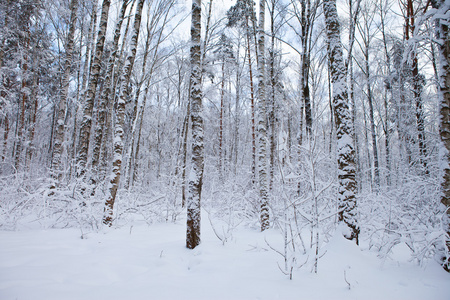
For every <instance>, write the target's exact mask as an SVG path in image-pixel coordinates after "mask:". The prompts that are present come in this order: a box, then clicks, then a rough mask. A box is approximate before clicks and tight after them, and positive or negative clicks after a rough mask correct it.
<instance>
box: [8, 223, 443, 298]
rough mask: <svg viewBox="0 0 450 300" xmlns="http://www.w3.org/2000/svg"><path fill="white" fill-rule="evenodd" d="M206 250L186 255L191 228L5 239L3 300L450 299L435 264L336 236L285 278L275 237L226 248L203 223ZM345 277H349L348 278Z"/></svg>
mask: <svg viewBox="0 0 450 300" xmlns="http://www.w3.org/2000/svg"><path fill="white" fill-rule="evenodd" d="M202 226H203V227H202V244H201V245H200V246H199V247H197V248H196V249H194V250H188V249H186V248H185V242H184V239H185V225H184V222H182V221H180V222H178V223H176V224H173V223H167V224H156V225H151V226H148V225H144V224H143V225H134V226H123V227H121V228H114V229H105V230H103V231H101V232H91V233H86V232H85V233H84V234H83V237H84V238H83V239H82V238H81V235H82V234H81V231H80V230H77V229H48V230H38V229H27V230H21V231H0V299H1V300H9V299H11V300H16V299H18V300H52V299H57V300H66V299H74V300H75V299H76V300H89V299H95V300H102V299H108V300H114V299H118V300H119V299H120V300H124V299H130V300H133V299H214V300H218V299H327V300H328V299H345V300H350V299H364V300H369V299H383V300H388V299H408V300H412V299H424V300H439V299H442V300H448V299H450V274H448V273H446V272H444V271H443V270H442V269H441V268H440V266H439V265H438V264H437V263H436V262H434V261H430V262H429V263H428V264H427V265H426V266H417V264H415V263H413V262H409V261H408V250H407V249H406V246H404V247H403V246H402V245H398V246H397V249H394V253H393V255H392V258H391V259H386V260H381V259H379V258H378V257H377V254H376V253H375V252H372V251H369V250H364V251H363V250H361V247H357V246H355V245H354V244H353V243H352V242H349V241H347V240H345V239H344V238H342V237H341V234H340V233H336V234H335V236H334V237H333V238H332V239H331V241H330V242H329V243H328V244H327V245H325V246H324V248H323V249H322V252H325V251H326V253H325V255H324V256H323V257H322V258H321V259H320V260H319V270H318V274H314V273H312V272H311V264H306V265H305V266H304V267H302V268H300V269H297V270H295V271H294V274H293V280H289V278H288V277H287V276H286V275H284V274H283V273H282V272H281V271H280V269H279V267H278V264H279V265H280V266H281V267H282V266H283V264H284V261H283V259H282V257H281V256H280V255H279V254H277V253H276V252H275V251H273V250H270V248H269V247H268V245H267V243H266V240H267V241H269V243H270V244H271V246H272V247H277V248H279V249H282V248H283V246H282V239H281V236H280V234H279V233H278V232H276V230H269V231H267V232H265V233H260V232H258V231H256V230H250V229H246V228H237V229H236V230H235V231H234V232H233V237H232V238H231V239H229V241H228V242H226V243H225V244H224V245H223V244H222V242H221V241H220V240H219V239H217V237H216V236H215V235H214V232H213V231H212V229H211V226H210V224H209V222H208V221H207V218H206V219H205V218H203V225H202ZM344 274H345V276H344Z"/></svg>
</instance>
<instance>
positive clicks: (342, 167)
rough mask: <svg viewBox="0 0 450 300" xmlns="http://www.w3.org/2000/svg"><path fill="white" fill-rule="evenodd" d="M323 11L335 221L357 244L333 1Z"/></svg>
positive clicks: (350, 140) (349, 134)
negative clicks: (330, 100)
mask: <svg viewBox="0 0 450 300" xmlns="http://www.w3.org/2000/svg"><path fill="white" fill-rule="evenodd" d="M323 11H324V15H325V24H326V34H327V38H328V41H327V43H328V59H329V66H330V73H331V83H332V86H333V96H332V97H333V109H334V117H335V124H336V138H337V147H336V150H337V164H338V170H339V171H338V181H339V188H338V206H339V221H340V222H344V223H345V224H346V226H347V227H348V231H347V232H345V233H344V236H345V237H346V238H347V239H349V240H355V241H356V244H358V243H359V240H358V238H359V231H360V230H359V225H358V222H357V218H356V214H357V212H356V208H357V207H356V188H357V185H356V177H355V171H356V166H355V150H354V146H353V138H352V137H353V130H352V122H351V114H350V105H349V101H348V94H347V87H346V72H345V62H344V59H343V52H342V43H341V38H340V26H339V20H338V15H337V10H336V0H325V1H324V2H323Z"/></svg>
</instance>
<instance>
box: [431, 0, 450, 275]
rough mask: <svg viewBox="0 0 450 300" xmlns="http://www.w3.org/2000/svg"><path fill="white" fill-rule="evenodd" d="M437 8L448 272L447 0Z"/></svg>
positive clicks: (449, 112) (449, 133)
mask: <svg viewBox="0 0 450 300" xmlns="http://www.w3.org/2000/svg"><path fill="white" fill-rule="evenodd" d="M432 4H433V6H434V7H435V8H436V9H437V12H436V15H435V19H436V21H437V38H438V43H437V44H438V47H439V56H440V60H439V61H440V74H439V75H440V82H439V89H440V102H441V103H440V119H439V121H440V122H439V133H440V137H441V143H442V144H441V153H442V154H443V156H442V158H441V159H442V166H443V180H442V184H441V187H442V194H441V202H442V204H444V206H445V209H446V218H445V217H444V226H445V227H444V230H446V232H447V236H446V239H445V243H446V246H447V256H446V257H445V258H444V261H443V267H444V269H445V270H446V271H447V272H450V35H449V33H450V32H449V31H450V28H449V21H450V17H449V12H450V3H449V1H444V0H438V1H436V2H432Z"/></svg>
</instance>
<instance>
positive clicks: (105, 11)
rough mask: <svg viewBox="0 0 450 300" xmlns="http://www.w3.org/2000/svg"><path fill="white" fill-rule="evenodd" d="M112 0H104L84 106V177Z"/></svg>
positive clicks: (81, 165) (80, 159) (80, 151)
mask: <svg viewBox="0 0 450 300" xmlns="http://www.w3.org/2000/svg"><path fill="white" fill-rule="evenodd" d="M110 4H111V0H103V4H102V14H101V17H100V27H99V30H98V37H97V44H96V46H95V52H94V57H93V61H92V64H91V70H90V76H89V84H88V88H87V91H86V100H85V103H84V107H83V120H82V121H81V128H80V136H79V140H78V147H77V148H78V155H77V176H78V177H82V176H84V174H85V172H86V164H87V160H88V151H89V144H90V137H91V127H92V112H93V109H94V100H95V94H96V91H97V84H98V78H99V75H100V63H101V58H102V55H103V48H104V45H105V38H106V30H107V27H108V16H109V6H110Z"/></svg>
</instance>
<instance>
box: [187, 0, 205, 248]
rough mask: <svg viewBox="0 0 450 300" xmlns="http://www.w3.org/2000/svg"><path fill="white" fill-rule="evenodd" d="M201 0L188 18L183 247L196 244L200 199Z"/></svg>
mask: <svg viewBox="0 0 450 300" xmlns="http://www.w3.org/2000/svg"><path fill="white" fill-rule="evenodd" d="M200 43H201V0H192V19H191V49H190V60H191V78H190V84H189V86H190V91H189V98H190V104H191V107H190V108H191V121H192V160H191V164H192V169H191V171H190V174H189V189H188V197H187V201H186V206H187V224H186V225H187V230H186V247H187V248H189V249H194V248H195V247H197V246H198V245H199V244H200V200H201V192H202V184H203V168H204V154H203V148H204V145H203V116H202V111H203V108H202V89H201V87H202V68H201V49H200Z"/></svg>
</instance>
